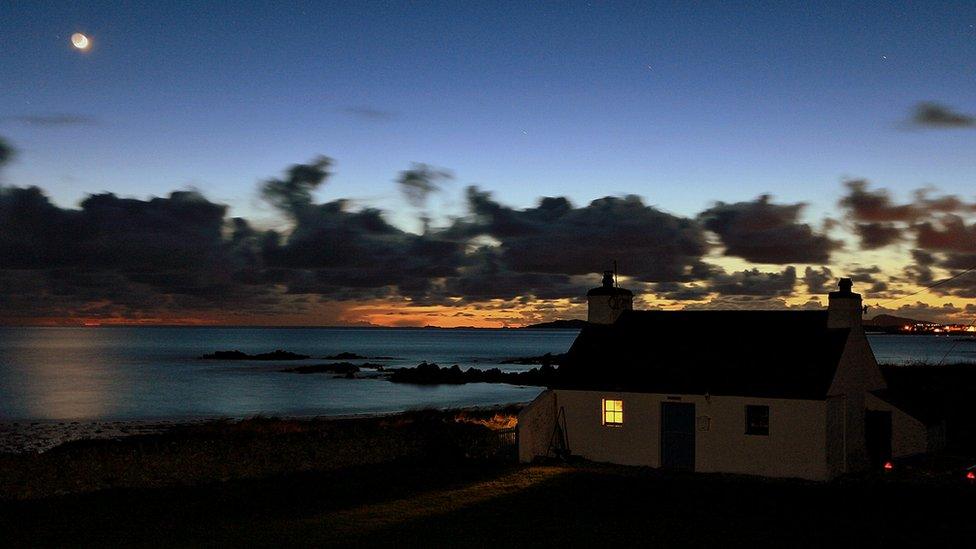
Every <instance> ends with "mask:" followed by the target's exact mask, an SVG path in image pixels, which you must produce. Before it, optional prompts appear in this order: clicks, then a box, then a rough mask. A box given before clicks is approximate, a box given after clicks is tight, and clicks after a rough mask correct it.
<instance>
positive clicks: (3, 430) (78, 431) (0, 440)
mask: <svg viewBox="0 0 976 549" xmlns="http://www.w3.org/2000/svg"><path fill="white" fill-rule="evenodd" d="M526 404H528V402H511V403H505V404H493V405H480V406H461V407H446V408H429V407H426V408H415V409H408V410H396V411H389V412H362V413H355V414H339V415H321V414H319V415H301V414H298V415H295V414H291V415H288V414H286V415H271V414H254V415H247V416H202V417H187V418H178V417H177V418H159V419H129V420H125V419H120V420H75V419H73V420H58V419H35V420H26V421H24V420H13V419H2V418H0V455H3V454H6V455H25V454H43V453H46V452H48V451H50V450H53V449H55V448H57V447H59V446H62V445H64V444H68V443H74V442H88V441H111V440H122V439H125V438H129V437H134V436H140V435H162V434H166V433H167V432H169V431H173V430H179V429H184V428H187V427H201V426H207V425H218V424H241V423H246V422H250V421H260V420H277V421H292V422H302V423H308V424H314V423H329V422H342V421H349V420H368V419H379V418H392V417H396V416H402V415H405V414H411V413H418V412H429V411H434V412H438V413H445V414H448V413H456V414H464V413H491V412H498V411H504V410H510V409H512V408H521V407H523V406H525V405H526Z"/></svg>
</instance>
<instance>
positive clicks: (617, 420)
mask: <svg viewBox="0 0 976 549" xmlns="http://www.w3.org/2000/svg"><path fill="white" fill-rule="evenodd" d="M603 424H604V425H611V426H617V425H623V424H624V401H622V400H608V399H603Z"/></svg>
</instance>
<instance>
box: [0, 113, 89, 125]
mask: <svg viewBox="0 0 976 549" xmlns="http://www.w3.org/2000/svg"><path fill="white" fill-rule="evenodd" d="M0 122H14V123H17V124H23V125H25V126H37V127H43V128H59V127H65V126H94V125H95V124H96V121H95V119H94V118H91V117H89V116H83V115H80V114H67V113H52V114H23V115H18V116H4V117H0Z"/></svg>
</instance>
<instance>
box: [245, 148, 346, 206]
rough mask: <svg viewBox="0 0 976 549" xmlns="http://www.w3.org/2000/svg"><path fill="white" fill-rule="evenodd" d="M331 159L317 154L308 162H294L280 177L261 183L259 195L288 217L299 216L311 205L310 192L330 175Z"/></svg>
mask: <svg viewBox="0 0 976 549" xmlns="http://www.w3.org/2000/svg"><path fill="white" fill-rule="evenodd" d="M331 166H332V159H331V158H329V157H327V156H319V157H318V158H316V159H314V160H313V161H312V162H310V163H308V164H295V165H294V166H292V167H290V168H288V169H287V170H286V171H285V177H284V178H282V179H269V180H267V181H265V182H264V183H262V184H261V196H262V197H264V199H265V200H267V201H268V202H270V203H271V205H272V206H274V207H276V208H278V209H279V210H281V211H282V212H283V213H285V214H286V215H288V216H289V217H298V216H301V215H302V214H303V213H304V211H305V210H306V209H307V208H309V207H311V206H312V192H313V191H315V189H317V188H318V187H319V186H320V185H321V184H322V183H324V182H325V180H326V179H327V178H328V177H329V176H330V175H331V172H329V168H330V167H331Z"/></svg>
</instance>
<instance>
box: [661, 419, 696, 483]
mask: <svg viewBox="0 0 976 549" xmlns="http://www.w3.org/2000/svg"><path fill="white" fill-rule="evenodd" d="M661 467H664V468H666V469H676V470H679V471H694V470H695V405H694V404H693V403H684V402H662V403H661Z"/></svg>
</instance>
